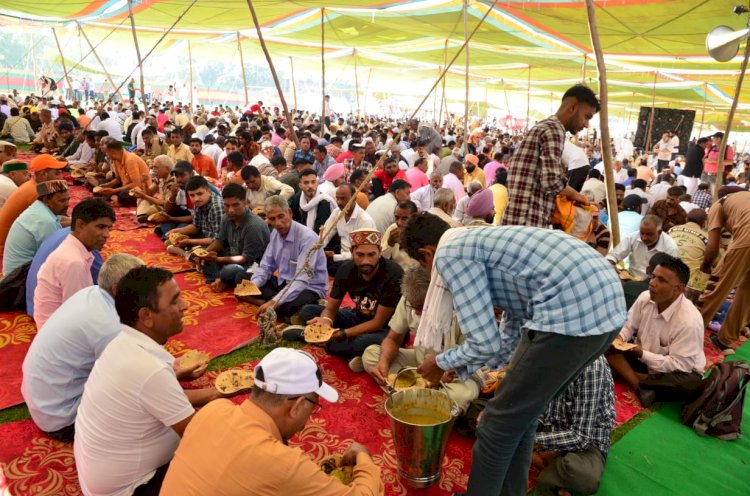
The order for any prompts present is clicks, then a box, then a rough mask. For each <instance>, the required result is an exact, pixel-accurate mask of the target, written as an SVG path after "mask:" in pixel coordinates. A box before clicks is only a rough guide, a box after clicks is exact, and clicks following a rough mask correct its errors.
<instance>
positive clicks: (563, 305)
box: [402, 213, 627, 495]
mask: <svg viewBox="0 0 750 496" xmlns="http://www.w3.org/2000/svg"><path fill="white" fill-rule="evenodd" d="M402 243H403V245H404V248H405V249H406V251H407V252H408V253H409V255H410V256H411V257H412V258H414V259H415V260H417V261H418V262H419V263H420V264H421V265H422V266H423V267H425V268H428V269H432V271H433V272H432V280H431V282H430V289H429V291H428V293H427V300H426V301H425V308H424V314H423V317H422V321H421V323H420V327H419V331H418V332H417V337H416V340H415V346H416V345H422V346H425V347H431V348H432V349H435V350H436V351H439V350H440V349H441V348H440V344H441V341H442V339H443V333H444V332H445V330H446V329H450V326H449V325H448V324H449V322H447V320H448V319H450V317H451V311H452V310H453V309H455V311H456V313H457V316H458V322H459V325H460V327H461V331H462V333H463V334H464V336H465V338H466V340H465V341H464V343H462V344H461V345H460V346H458V347H456V348H453V349H451V350H448V351H446V352H444V353H440V354H437V355H435V354H428V355H427V356H426V358H425V360H424V361H423V362H422V364H421V365H420V367H419V372H420V374H422V376H423V377H424V378H425V380H426V381H427V382H429V383H437V382H438V381H439V380H440V378H441V377H442V375H443V373H444V372H446V371H450V370H455V371H456V373H457V374H458V376H459V377H461V378H462V379H463V380H465V379H466V378H467V377H468V376H469V374H471V373H473V372H474V371H476V370H477V369H478V368H480V367H481V366H482V365H484V364H487V365H488V366H489V367H490V368H497V367H499V366H501V365H503V364H505V363H508V362H509V365H508V369H507V373H506V376H505V378H504V379H503V381H502V383H501V385H500V386H499V387H498V389H497V391H496V393H495V397H494V398H493V399H492V400H490V401H489V403H488V404H487V408H486V410H485V414H484V417H483V419H482V422H481V423H480V425H479V428H478V431H477V442H476V443H475V445H474V452H473V463H472V468H471V475H470V478H469V487H468V494H475V495H486V494H501V493H502V494H525V493H526V489H527V482H528V470H529V465H530V463H531V452H532V447H533V444H534V434H535V431H536V427H537V419H538V418H539V415H541V414H542V412H543V411H544V409H545V408H546V407H547V404H548V403H549V402H550V400H552V398H554V397H555V396H556V395H557V394H558V393H560V392H561V391H563V390H564V389H565V388H566V387H567V386H568V384H569V383H570V382H571V381H572V380H573V379H575V377H576V376H577V375H578V374H579V373H580V371H581V370H583V369H584V368H585V367H586V366H587V365H588V364H589V363H591V362H593V361H594V360H595V359H596V358H597V357H599V356H600V355H602V353H604V351H605V350H606V349H607V348H608V347H609V345H610V343H611V342H612V341H613V340H614V338H615V336H616V335H617V332H618V330H619V329H620V327H621V326H622V324H623V323H624V322H625V320H626V318H627V313H626V310H625V299H624V296H623V291H622V285H621V284H620V282H619V279H618V277H617V275H616V274H615V273H614V271H612V268H611V267H610V266H609V264H608V262H607V261H606V259H605V258H604V257H602V256H601V255H600V254H598V253H597V252H596V250H594V249H592V248H591V247H589V246H587V245H586V244H585V243H581V242H580V241H578V240H576V239H574V238H572V237H571V236H569V235H566V234H565V233H562V232H558V231H550V230H546V229H539V228H532V227H525V226H512V227H504V228H496V227H488V228H473V229H472V228H469V229H465V228H459V229H451V230H448V225H447V224H445V223H444V222H443V221H442V220H440V219H438V218H437V217H435V216H432V215H430V214H426V213H422V214H419V215H417V216H415V217H413V218H412V220H411V221H410V223H409V224H408V226H407V228H406V230H405V232H404V235H403V237H402ZM451 300H452V301H451ZM495 307H496V308H500V309H502V310H503V319H502V322H501V323H500V325H499V326H498V325H497V323H496V320H495V314H494V311H493V308H495Z"/></svg>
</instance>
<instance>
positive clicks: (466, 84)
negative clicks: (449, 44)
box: [463, 0, 470, 157]
mask: <svg viewBox="0 0 750 496" xmlns="http://www.w3.org/2000/svg"><path fill="white" fill-rule="evenodd" d="M468 10H469V0H464V12H463V17H464V45H466V57H465V60H466V67H465V69H464V71H465V74H464V91H465V95H464V157H465V156H466V154H467V153H469V51H470V50H469V18H468V16H467V14H468Z"/></svg>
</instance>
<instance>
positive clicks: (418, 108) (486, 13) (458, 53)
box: [407, 0, 499, 120]
mask: <svg viewBox="0 0 750 496" xmlns="http://www.w3.org/2000/svg"><path fill="white" fill-rule="evenodd" d="M498 1H499V0H494V1H493V2H492V5H490V7H489V8H488V9H487V12H485V13H484V16H482V18H481V19H480V20H479V23H478V24H477V25H476V26H474V30H473V31H472V32H471V34H470V35H469V37H468V38H467V39H466V40H465V41H464V43H463V45H461V47H460V48H459V49H458V51H457V52H456V54H455V55H454V56H453V58H452V59H451V61H450V63H449V64H446V66H445V68H444V69H443V72H442V74H440V77H439V78H438V79H437V81H435V84H433V85H432V88H430V91H428V92H427V94H426V95H425V96H424V97H423V98H422V101H421V102H420V103H419V106H418V107H417V108H416V109H415V110H414V112H412V114H411V116H410V117H409V119H407V120H412V119H413V118H414V116H415V115H417V112H419V110H420V109H421V108H422V105H424V102H426V101H427V99H428V98H429V97H430V94H432V92H433V91H434V90H435V88H437V85H438V84H440V81H442V80H443V78H444V77H445V75H446V73H447V72H448V70H449V69H450V68H451V67H452V66H453V63H454V62H455V61H456V59H457V58H458V56H459V55H461V52H462V51H463V50H464V48H466V45H467V43H468V42H469V41H471V39H472V38H473V37H474V35H475V34H476V32H477V31H479V28H480V27H481V26H482V24H483V23H484V20H485V19H487V16H488V15H490V12H492V9H494V8H495V5H496V4H497V2H498Z"/></svg>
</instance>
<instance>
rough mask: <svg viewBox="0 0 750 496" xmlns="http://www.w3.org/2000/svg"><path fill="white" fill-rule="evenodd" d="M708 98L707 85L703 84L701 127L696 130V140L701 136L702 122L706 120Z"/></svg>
mask: <svg viewBox="0 0 750 496" xmlns="http://www.w3.org/2000/svg"><path fill="white" fill-rule="evenodd" d="M707 96H708V83H703V108H702V109H701V126H700V128H699V129H698V138H700V137H701V135H702V134H703V122H704V121H705V119H706V97H707Z"/></svg>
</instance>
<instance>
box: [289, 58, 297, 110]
mask: <svg viewBox="0 0 750 496" xmlns="http://www.w3.org/2000/svg"><path fill="white" fill-rule="evenodd" d="M289 67H290V68H291V69H292V93H293V94H294V110H298V109H299V107H298V106H297V83H295V81H294V59H293V58H292V57H289Z"/></svg>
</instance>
